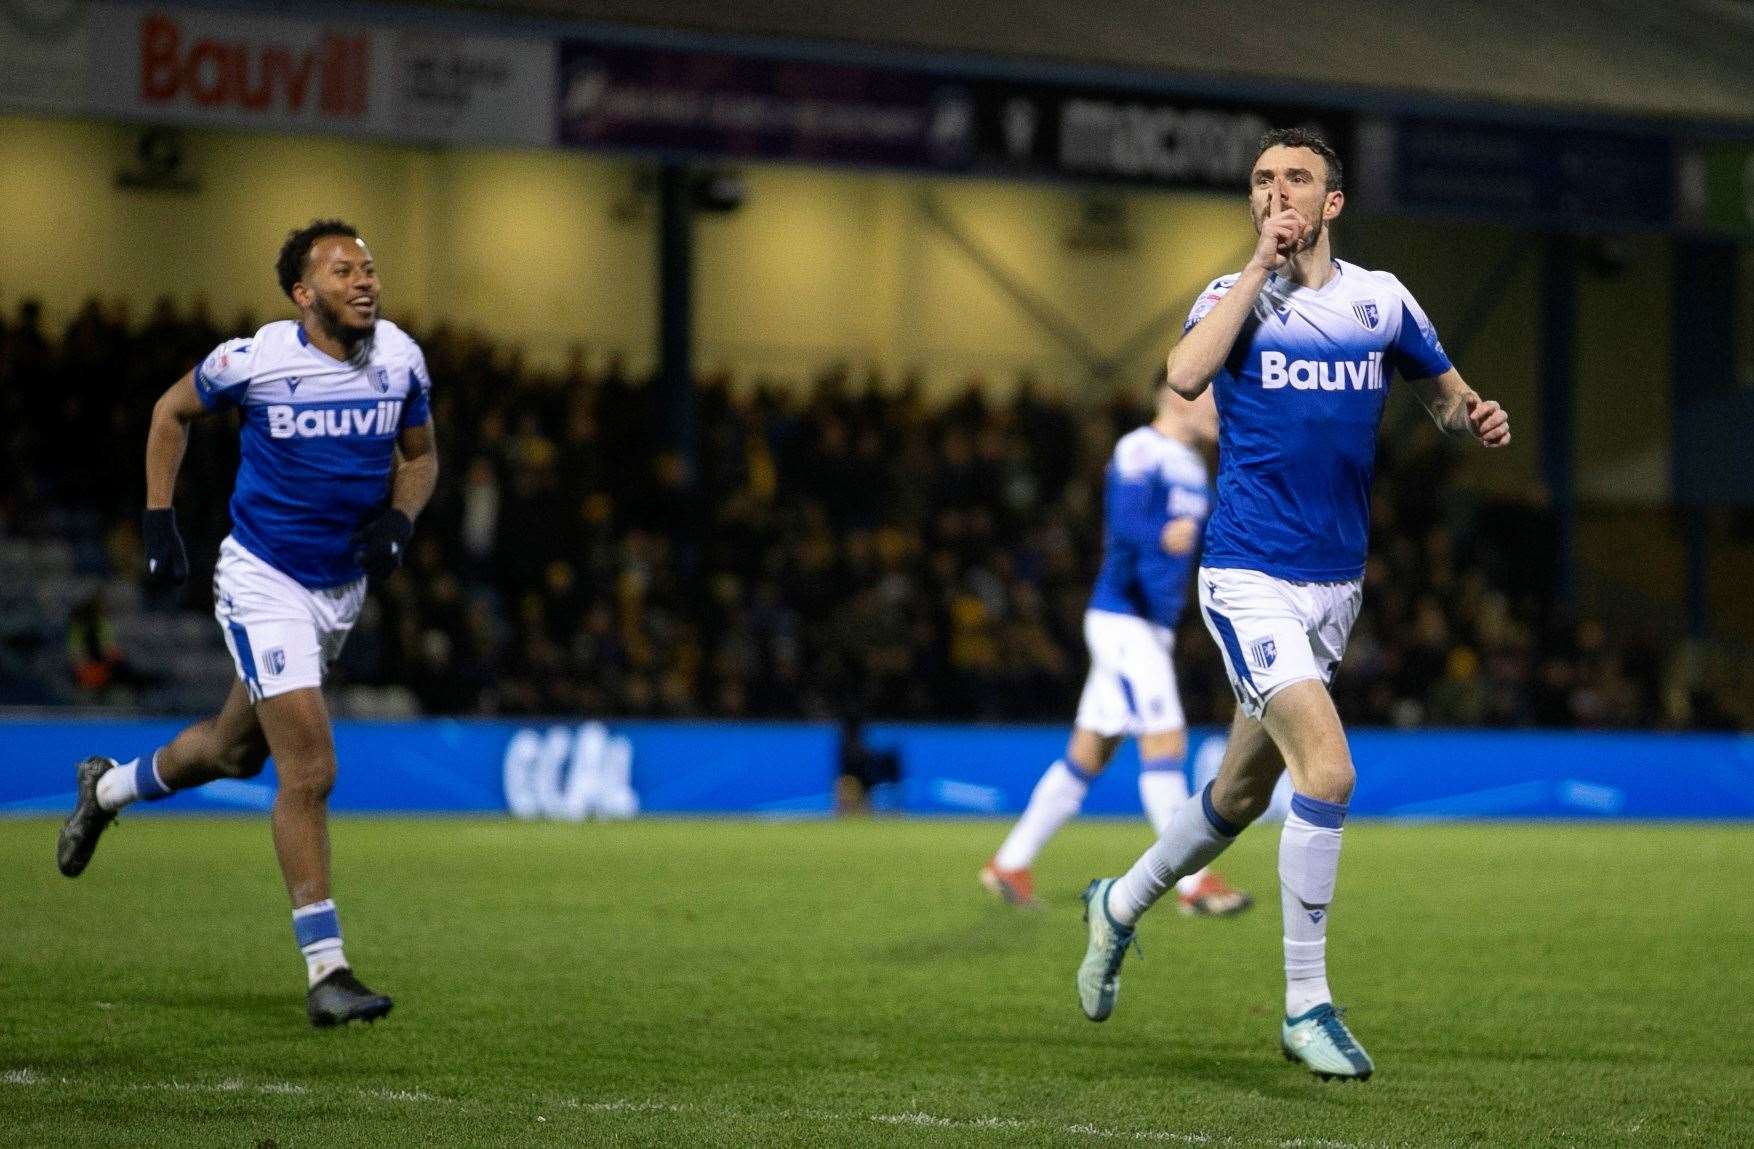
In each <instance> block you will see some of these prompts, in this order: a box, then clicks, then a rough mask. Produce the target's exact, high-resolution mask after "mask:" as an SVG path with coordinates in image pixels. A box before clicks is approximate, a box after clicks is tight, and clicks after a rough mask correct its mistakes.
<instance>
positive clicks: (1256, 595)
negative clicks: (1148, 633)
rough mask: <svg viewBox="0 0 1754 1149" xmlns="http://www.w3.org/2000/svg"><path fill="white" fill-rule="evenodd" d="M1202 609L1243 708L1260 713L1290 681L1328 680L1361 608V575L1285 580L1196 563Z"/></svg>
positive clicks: (1362, 586) (1323, 681) (1202, 616)
mask: <svg viewBox="0 0 1754 1149" xmlns="http://www.w3.org/2000/svg"><path fill="white" fill-rule="evenodd" d="M1199 582H1200V617H1201V618H1202V619H1203V620H1205V623H1206V629H1207V630H1208V631H1210V632H1211V634H1212V641H1213V642H1215V643H1217V645H1218V649H1219V651H1220V652H1221V653H1222V654H1223V656H1224V669H1225V672H1226V673H1227V674H1229V676H1230V689H1231V690H1232V691H1233V692H1235V694H1236V700H1237V702H1238V703H1239V704H1240V705H1241V706H1242V709H1243V713H1245V714H1247V715H1248V716H1249V717H1250V718H1254V719H1259V718H1260V717H1261V715H1262V714H1263V713H1264V712H1265V711H1266V709H1267V702H1268V700H1269V699H1271V698H1272V697H1273V695H1275V694H1277V693H1278V692H1279V691H1280V690H1282V689H1284V688H1285V687H1286V686H1289V685H1290V684H1291V683H1293V682H1299V681H1301V680H1303V679H1306V678H1314V679H1317V680H1319V681H1320V682H1321V683H1322V684H1323V685H1326V684H1327V683H1328V682H1331V681H1332V680H1333V677H1334V671H1335V670H1336V669H1337V668H1338V667H1339V665H1340V659H1341V657H1342V656H1344V655H1345V653H1346V642H1347V639H1349V638H1350V637H1351V635H1352V624H1353V623H1355V622H1357V621H1358V608H1359V606H1360V605H1361V604H1362V603H1363V601H1364V583H1363V580H1360V579H1354V580H1352V581H1351V582H1287V581H1286V580H1285V579H1280V578H1274V577H1273V576H1272V575H1269V574H1262V573H1261V572H1260V571H1250V570H1235V569H1228V568H1219V567H1201V568H1200V578H1199Z"/></svg>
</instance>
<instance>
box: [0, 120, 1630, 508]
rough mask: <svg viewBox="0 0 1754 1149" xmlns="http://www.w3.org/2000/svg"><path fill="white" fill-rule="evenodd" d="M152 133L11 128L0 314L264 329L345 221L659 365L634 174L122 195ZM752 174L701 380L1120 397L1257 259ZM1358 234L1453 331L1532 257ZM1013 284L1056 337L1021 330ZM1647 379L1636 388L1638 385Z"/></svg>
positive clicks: (1195, 219) (216, 161)
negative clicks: (1488, 284) (1059, 386)
mask: <svg viewBox="0 0 1754 1149" xmlns="http://www.w3.org/2000/svg"><path fill="white" fill-rule="evenodd" d="M140 131H141V129H140V128H139V127H138V126H134V125H128V124H122V123H110V122H103V121H96V120H50V119H42V118H30V117H22V116H12V117H0V305H4V306H7V307H10V306H12V305H13V304H15V303H16V301H18V300H19V299H21V298H24V297H27V296H36V297H39V298H41V299H43V300H44V301H45V303H46V304H47V305H48V308H49V312H50V318H51V321H52V322H59V321H61V320H62V319H64V318H66V317H67V316H68V315H69V314H70V313H71V312H72V311H73V309H75V308H77V307H78V306H79V305H80V304H82V303H83V302H84V301H85V300H86V299H87V298H88V297H89V296H91V295H93V294H97V295H102V296H104V297H108V298H120V299H124V300H127V301H128V302H129V303H131V304H132V305H133V307H134V308H135V310H136V314H137V316H138V315H140V314H141V313H142V312H143V311H144V309H145V308H146V307H147V306H148V305H149V304H150V302H151V301H152V300H153V299H155V298H156V297H158V296H161V295H164V296H169V297H171V298H172V299H174V300H177V301H179V302H180V303H183V304H185V305H186V304H187V303H188V302H189V301H190V300H191V299H192V298H193V297H194V296H197V295H200V296H204V297H205V298H206V299H207V300H208V301H209V302H210V304H211V306H212V308H213V310H214V312H215V313H216V315H217V317H218V318H219V319H220V320H221V321H222V322H225V323H229V322H230V321H231V320H232V318H233V317H234V316H235V315H237V314H238V313H239V312H240V311H249V312H252V313H253V314H254V315H256V316H257V317H258V318H259V319H267V318H272V317H274V316H278V315H282V314H285V313H286V304H285V301H284V300H283V299H282V298H281V297H280V295H279V292H278V289H277V287H276V286H275V284H274V282H273V277H272V275H271V272H270V269H271V266H272V263H273V258H274V254H275V252H276V250H277V248H278V245H279V243H280V240H281V238H282V237H283V235H284V234H285V232H286V230H287V229H289V228H290V227H292V226H295V225H296V224H298V223H300V222H303V221H305V220H308V219H310V218H312V217H315V216H318V215H342V216H346V217H348V218H350V219H352V220H353V221H354V222H356V223H357V224H359V225H360V226H361V228H362V229H363V230H364V231H365V232H366V234H367V235H368V236H369V237H370V238H371V239H372V242H373V244H374V248H375V251H376V254H377V255H378V257H379V261H380V263H381V265H382V267H383V270H384V274H385V282H386V297H385V298H386V301H387V310H388V312H389V314H391V315H392V317H403V318H412V319H414V320H417V321H419V322H422V323H428V324H430V323H432V322H434V321H437V320H446V321H449V322H452V323H456V324H460V325H463V326H469V327H476V328H479V329H481V330H483V331H485V332H487V333H488V334H490V335H492V336H494V337H496V338H499V339H502V340H504V341H506V342H508V343H512V344H515V345H517V346H518V347H519V348H520V349H521V350H522V351H523V352H525V354H526V355H527V358H528V359H529V360H530V361H533V362H535V363H538V364H542V365H548V366H553V365H558V364H559V363H561V362H563V361H564V360H565V357H566V355H567V352H568V349H569V347H570V346H571V345H572V344H574V343H578V342H582V343H585V344H587V345H588V346H589V347H590V349H591V350H592V351H593V352H595V353H597V354H598V355H600V354H601V353H603V352H604V351H606V350H621V351H625V352H627V353H628V355H629V358H630V361H631V362H632V364H633V366H634V367H635V369H641V368H643V367H645V366H646V365H648V363H649V360H650V353H651V351H652V349H653V348H654V347H655V342H656V321H657V320H656V298H657V280H656V275H657V266H656V265H657V260H656V256H655V250H656V238H655V236H656V231H655V229H656V222H655V212H654V210H653V208H652V205H651V203H650V202H649V198H647V199H642V198H641V196H640V195H639V194H637V192H636V187H637V175H638V173H639V171H640V170H641V165H640V164H638V163H636V162H635V161H632V160H628V159H609V158H601V157H598V156H592V155H587V154H583V153H579V152H576V151H574V152H553V151H539V150H516V149H489V148H482V147H469V148H461V147H445V148H435V147H422V146H413V145H397V144H386V143H378V142H373V141H364V140H344V139H336V138H330V137H319V136H279V135H268V134H261V133H251V132H244V131H235V130H228V129H211V128H194V127H190V128H183V129H178V135H179V138H180V139H181V140H182V146H183V149H184V155H185V162H184V164H183V167H182V169H181V171H182V174H183V175H184V176H186V177H187V179H188V180H189V181H190V186H189V187H188V188H186V189H185V190H163V189H161V190H141V189H139V188H132V187H125V186H121V184H120V183H119V182H118V177H119V176H120V175H122V174H124V173H126V172H129V171H131V170H133V169H134V168H135V167H136V166H137V164H138V161H137V159H136V158H135V155H134V149H135V145H136V142H137V140H138V137H139V132H140ZM739 168H740V171H741V172H742V175H743V178H744V181H745V184H746V187H747V197H746V200H745V203H744V205H743V207H742V208H741V209H739V210H737V211H735V212H730V213H726V214H710V213H703V214H702V215H701V216H700V217H699V220H698V224H697V228H696V236H697V257H696V276H697V286H696V294H697V301H698V302H697V316H696V318H697V332H698V334H697V339H698V343H699V354H698V360H699V363H700V365H701V367H702V368H703V369H708V370H716V369H718V368H720V367H728V368H731V369H733V370H734V371H735V372H737V373H738V374H739V375H741V376H743V377H747V376H748V374H749V373H751V372H753V371H766V372H769V373H772V374H775V375H777V376H778V377H780V378H781V379H782V380H784V379H792V380H802V379H804V378H807V377H808V375H809V374H810V373H812V372H814V371H816V370H818V369H820V368H821V367H822V366H823V365H824V364H825V363H826V362H829V361H831V360H834V359H839V358H843V357H849V356H850V357H852V358H853V359H854V360H855V363H856V365H859V366H862V365H863V363H864V362H870V363H875V364H878V365H880V366H882V367H884V368H885V369H886V370H887V371H888V372H889V373H891V374H892V375H894V374H899V373H900V372H902V371H906V370H909V369H913V368H915V367H923V368H925V369H926V374H927V383H928V386H934V385H935V386H936V387H937V388H938V389H940V390H947V389H949V388H953V387H957V386H959V385H960V383H961V381H962V380H963V379H964V378H965V377H967V376H968V375H970V374H980V375H985V376H986V377H988V378H989V379H990V380H992V381H993V382H994V383H997V384H1002V385H1003V384H1008V383H1009V382H1010V377H1011V376H1013V375H1014V374H1015V373H1016V372H1017V371H1019V370H1022V369H1030V370H1033V371H1034V372H1035V373H1036V374H1038V375H1039V376H1041V377H1043V378H1044V379H1045V380H1046V381H1047V382H1049V383H1050V384H1051V383H1055V382H1078V383H1081V382H1082V381H1083V380H1084V379H1085V378H1087V377H1088V375H1089V374H1090V370H1089V364H1088V363H1087V362H1085V358H1086V357H1087V356H1089V355H1095V356H1096V357H1098V358H1113V359H1115V360H1116V366H1117V368H1118V372H1119V373H1118V374H1117V376H1116V378H1117V379H1119V380H1121V381H1123V382H1124V381H1130V380H1136V379H1140V378H1143V377H1145V375H1146V374H1147V373H1148V370H1149V367H1150V365H1151V364H1152V363H1154V362H1155V360H1156V358H1157V357H1158V356H1159V355H1160V354H1161V353H1162V351H1163V349H1164V348H1165V347H1166V346H1168V345H1169V343H1171V342H1172V341H1173V340H1174V339H1175V337H1176V336H1177V335H1178V334H1179V331H1180V325H1181V320H1182V319H1183V317H1185V315H1186V312H1187V307H1188V306H1189V304H1190V303H1191V302H1192V300H1193V298H1194V297H1195V295H1196V294H1197V293H1198V292H1199V290H1200V288H1202V287H1203V286H1204V285H1205V284H1206V283H1207V282H1208V281H1209V280H1210V279H1212V278H1213V277H1214V276H1216V275H1219V274H1222V273H1224V272H1227V271H1231V270H1234V269H1235V267H1236V266H1238V265H1239V264H1240V262H1241V261H1242V259H1243V258H1245V256H1246V248H1247V244H1246V240H1247V232H1246V230H1245V229H1246V223H1245V221H1244V216H1243V212H1242V209H1241V206H1240V203H1239V201H1238V200H1237V199H1235V198H1233V197H1228V196H1214V195H1210V194H1198V193H1173V194H1172V193H1162V192H1152V193H1146V192H1127V193H1121V192H1117V191H1113V190H1111V191H1107V192H1103V193H1101V197H1099V199H1103V198H1105V200H1106V203H1107V204H1108V205H1109V206H1113V205H1114V204H1117V203H1118V204H1119V205H1120V208H1121V210H1120V214H1119V216H1118V217H1117V216H1113V215H1110V216H1106V217H1102V218H1105V219H1107V220H1108V225H1107V226H1105V227H1093V226H1092V225H1091V222H1090V218H1089V217H1088V216H1087V210H1088V209H1089V208H1090V206H1091V204H1092V196H1093V195H1094V194H1095V193H1093V192H1090V191H1088V190H1083V189H1078V188H1073V187H1070V186H1057V185H1047V184H1030V183H1021V182H1004V181H994V180H974V179H948V178H923V177H907V176H899V175H893V174H888V173H876V172H865V171H857V170H847V169H839V170H834V169H826V168H806V167H794V166H782V165H773V164H748V165H740V166H739ZM928 199H929V200H930V203H931V204H932V205H934V206H933V208H931V209H929V208H928ZM933 212H935V213H936V215H937V217H938V218H941V219H944V220H948V221H950V222H951V224H952V225H953V226H954V227H955V228H956V229H958V230H959V231H960V232H961V235H962V240H964V241H966V243H964V242H959V241H958V240H955V239H953V238H952V237H951V236H950V235H949V234H948V233H947V231H946V230H945V229H944V228H943V227H941V226H939V225H938V224H936V223H934V222H932V218H931V215H932V213H933ZM1342 235H1343V242H1342V253H1343V254H1345V255H1346V256H1347V257H1348V258H1356V259H1359V260H1360V261H1363V262H1373V263H1378V264H1381V265H1384V266H1391V267H1395V268H1397V269H1398V270H1399V271H1400V273H1401V274H1402V276H1403V277H1404V278H1406V279H1407V280H1408V281H1409V282H1410V283H1412V284H1414V285H1415V287H1416V289H1417V290H1418V292H1419V294H1420V297H1421V299H1422V300H1423V301H1425V302H1426V304H1427V308H1428V310H1430V311H1431V312H1432V314H1433V317H1434V318H1435V320H1436V321H1437V323H1438V324H1439V328H1440V330H1441V331H1443V332H1444V333H1445V335H1446V336H1447V337H1449V338H1451V339H1452V340H1453V339H1454V338H1455V337H1456V336H1457V335H1459V334H1460V332H1459V331H1457V330H1456V328H1457V325H1459V324H1461V323H1462V322H1463V317H1464V316H1465V315H1466V314H1467V312H1468V310H1469V308H1470V306H1471V305H1472V303H1473V297H1472V293H1473V291H1474V290H1475V287H1476V285H1477V283H1478V282H1479V280H1480V278H1481V277H1482V276H1483V275H1485V274H1486V273H1487V272H1488V271H1489V270H1490V269H1491V267H1492V266H1493V264H1494V263H1495V262H1496V261H1497V260H1498V259H1499V258H1501V253H1502V252H1504V251H1506V250H1508V249H1510V248H1511V247H1512V246H1513V245H1516V244H1518V243H1519V242H1522V241H1523V240H1524V239H1525V238H1526V237H1522V236H1521V235H1520V234H1519V233H1518V232H1516V231H1514V230H1512V229H1508V228H1497V227H1492V226H1488V225H1478V224H1456V225H1446V226H1445V227H1443V228H1442V229H1441V230H1438V229H1431V228H1420V227H1415V226H1410V225H1409V224H1408V223H1407V222H1406V221H1395V220H1386V219H1380V218H1374V219H1373V218H1369V217H1366V216H1364V215H1361V214H1358V215H1353V216H1349V217H1348V218H1347V220H1346V226H1345V230H1344V231H1343V233H1342ZM44 237H52V238H51V239H50V240H49V241H48V242H47V243H45V239H44ZM969 244H972V245H973V247H974V248H977V249H978V250H979V251H980V252H981V253H982V255H983V256H984V257H985V258H986V260H987V263H988V266H986V267H984V268H983V267H982V266H981V265H980V264H979V263H978V262H977V259H976V257H975V256H974V255H972V254H971V251H970V250H969V247H968V246H967V245H969ZM995 269H997V273H995ZM1019 292H1021V293H1023V294H1026V295H1027V296H1029V297H1031V298H1032V300H1033V301H1034V302H1036V303H1038V304H1040V305H1041V306H1042V307H1045V308H1046V309H1047V310H1048V311H1051V312H1052V313H1053V314H1055V315H1057V316H1059V317H1060V318H1061V319H1062V321H1063V326H1064V328H1065V329H1066V330H1063V331H1062V332H1061V334H1060V335H1055V334H1054V333H1052V332H1050V331H1049V330H1048V329H1047V327H1046V326H1045V325H1044V324H1043V323H1042V322H1041V321H1040V320H1038V319H1037V318H1034V317H1031V316H1030V315H1029V314H1028V312H1027V311H1026V309H1025V307H1024V306H1023V305H1022V304H1021V303H1020V300H1019V297H1018V296H1019ZM1534 292H1535V287H1534V285H1533V283H1532V281H1531V280H1529V279H1528V278H1527V277H1524V279H1522V280H1519V281H1517V282H1515V283H1513V284H1512V285H1510V288H1509V290H1507V291H1506V292H1505V293H1504V294H1503V295H1502V296H1501V297H1494V298H1493V299H1492V300H1491V301H1490V310H1489V313H1488V316H1487V320H1486V325H1485V328H1484V329H1483V333H1482V334H1483V337H1482V338H1478V339H1474V340H1470V341H1469V342H1470V345H1469V346H1468V347H1467V349H1466V359H1465V362H1466V365H1467V368H1468V371H1469V374H1470V376H1471V377H1475V378H1479V379H1481V380H1483V381H1490V382H1491V384H1492V387H1493V390H1494V393H1495V394H1496V395H1498V396H1499V397H1500V398H1501V399H1502V400H1503V401H1504V402H1505V403H1506V404H1507V406H1509V407H1510V408H1511V409H1512V410H1513V411H1517V412H1518V413H1519V418H1527V419H1531V420H1532V419H1533V418H1534V417H1535V415H1536V409H1537V407H1538V388H1537V379H1536V375H1537V368H1536V364H1537V362H1538V357H1537V352H1538V344H1537V342H1536V340H1535V338H1534V334H1533V332H1532V330H1531V324H1530V323H1529V317H1530V316H1532V315H1534V314H1536V313H1537V310H1538V309H1537V308H1536V306H1535V299H1536V297H1535V294H1534ZM1607 305H1608V304H1605V306H1607ZM1612 309H1613V310H1615V311H1616V312H1618V310H1619V307H1618V304H1614V305H1613V308H1612ZM1652 338H1653V339H1655V340H1656V341H1657V342H1658V343H1660V342H1661V340H1662V338H1663V334H1662V331H1661V330H1660V329H1659V330H1657V331H1656V332H1655V333H1654V334H1653V336H1652ZM1080 342H1081V343H1082V344H1083V345H1084V347H1083V350H1080V349H1078V348H1077V347H1075V346H1074V345H1075V344H1078V343H1080ZM1647 383H1648V380H1646V379H1644V378H1643V377H1642V375H1641V376H1640V377H1639V378H1637V379H1633V378H1631V377H1630V376H1628V381H1627V383H1626V387H1627V388H1633V387H1643V386H1644V385H1645V384H1647ZM1599 387H1600V391H1598V390H1597V389H1596V388H1594V387H1592V394H1593V395H1594V394H1598V393H1600V394H1601V396H1602V404H1601V405H1602V406H1605V407H1610V408H1612V409H1619V408H1620V407H1621V406H1622V405H1623V403H1624V402H1634V401H1636V402H1640V403H1644V402H1648V400H1647V399H1646V398H1645V393H1644V391H1643V390H1638V391H1636V392H1633V391H1631V390H1629V391H1628V393H1627V394H1626V395H1624V396H1622V399H1621V401H1613V399H1612V395H1613V393H1614V392H1615V389H1616V387H1617V384H1616V381H1615V379H1614V378H1613V377H1609V378H1606V379H1604V380H1602V381H1601V383H1600V385H1599ZM1524 425H1526V426H1529V428H1530V430H1531V432H1532V431H1533V430H1534V426H1533V423H1532V422H1531V423H1528V424H1524ZM1527 441H1528V442H1529V443H1531V444H1532V443H1534V442H1537V441H1538V439H1537V438H1536V437H1535V436H1534V435H1533V434H1531V435H1530V436H1529V437H1528V439H1527ZM1510 456H1512V457H1510V458H1501V459H1498V460H1496V461H1495V465H1494V466H1492V467H1486V466H1484V465H1481V466H1479V467H1478V473H1477V474H1475V473H1474V472H1473V471H1470V477H1471V478H1474V479H1477V480H1478V481H1479V482H1480V483H1482V484H1490V485H1492V486H1494V487H1496V488H1500V489H1502V490H1504V491H1507V492H1514V491H1522V490H1526V489H1527V487H1528V484H1529V483H1530V482H1531V481H1533V480H1534V479H1535V478H1536V474H1537V473H1536V470H1535V468H1534V466H1533V453H1532V451H1530V452H1518V451H1513V452H1510ZM1476 462H1477V461H1476V460H1469V461H1468V462H1467V463H1466V464H1464V465H1465V466H1468V467H1470V468H1472V467H1474V466H1475V463H1476Z"/></svg>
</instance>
